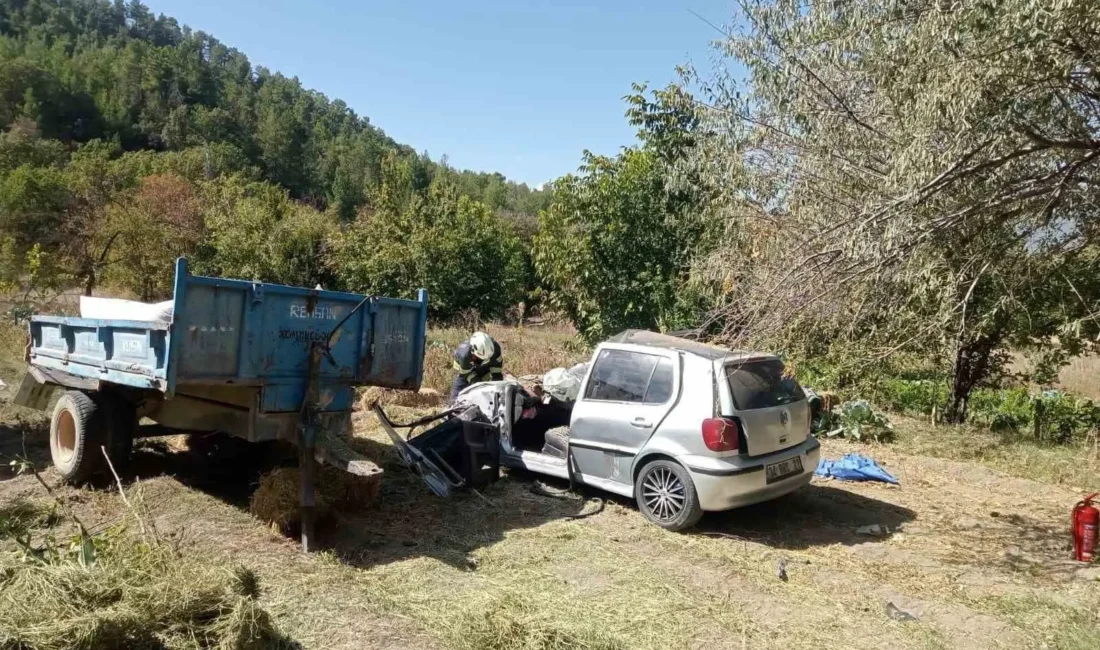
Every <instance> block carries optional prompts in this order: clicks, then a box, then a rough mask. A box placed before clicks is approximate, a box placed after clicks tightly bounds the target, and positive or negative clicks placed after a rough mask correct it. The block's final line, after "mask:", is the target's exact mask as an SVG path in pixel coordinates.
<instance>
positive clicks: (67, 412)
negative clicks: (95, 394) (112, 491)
mask: <svg viewBox="0 0 1100 650" xmlns="http://www.w3.org/2000/svg"><path fill="white" fill-rule="evenodd" d="M103 419H104V418H103V412H102V411H101V409H100V408H99V404H98V403H96V400H94V399H92V397H91V396H90V395H88V394H86V393H82V392H80V391H76V390H69V391H65V393H64V394H63V395H62V396H61V399H59V400H57V406H55V407H54V410H53V419H51V420H50V456H51V457H52V458H53V464H54V467H56V468H57V471H58V473H59V474H61V478H62V479H64V480H65V481H66V482H68V483H73V484H80V483H83V482H85V481H87V480H88V479H89V478H91V477H92V476H93V475H94V474H95V473H96V472H97V471H98V470H99V468H100V467H101V466H102V463H101V462H100V461H101V460H102V452H100V451H99V447H100V445H102V444H103V443H104V426H103V425H104V422H103Z"/></svg>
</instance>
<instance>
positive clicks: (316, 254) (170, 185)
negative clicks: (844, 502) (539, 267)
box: [0, 0, 546, 314]
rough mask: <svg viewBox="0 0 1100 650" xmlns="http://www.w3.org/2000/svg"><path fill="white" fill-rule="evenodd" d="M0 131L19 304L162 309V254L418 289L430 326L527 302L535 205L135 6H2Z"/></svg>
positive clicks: (212, 264) (276, 276) (1, 197)
mask: <svg viewBox="0 0 1100 650" xmlns="http://www.w3.org/2000/svg"><path fill="white" fill-rule="evenodd" d="M0 129H2V130H3V133H2V134H0V282H3V283H6V284H8V285H9V286H17V287H18V288H19V289H22V290H24V291H27V290H28V289H29V290H30V292H31V293H32V294H33V293H34V292H40V293H42V292H44V293H46V294H48V293H49V292H50V291H51V290H57V289H59V288H66V287H68V286H70V285H77V286H79V287H81V288H82V289H83V290H84V291H86V292H91V291H93V290H95V288H96V287H97V286H99V285H103V284H106V285H109V286H110V287H112V288H113V289H114V290H116V291H122V292H125V293H130V294H132V295H134V296H135V297H138V298H142V299H159V298H163V297H164V296H165V295H166V294H167V293H169V292H170V283H171V261H172V260H173V259H174V258H175V257H176V256H179V255H187V256H188V257H191V258H192V259H193V260H194V269H195V270H196V271H198V272H200V273H207V274H217V275H227V276H234V277H244V278H251V279H261V280H267V281H274V282H283V283H289V284H300V285H309V286H313V285H314V284H317V283H321V284H323V285H325V286H328V287H340V288H347V289H354V290H359V291H380V292H382V291H384V292H387V293H400V294H407V293H408V292H409V291H412V290H415V288H416V287H419V286H427V287H428V288H429V289H432V290H433V293H434V294H435V295H436V296H437V297H438V300H436V301H434V303H433V304H434V306H435V308H436V309H437V310H438V311H440V312H441V313H454V312H457V311H459V310H463V309H470V308H481V309H484V310H485V312H486V313H489V314H497V313H501V312H503V310H504V309H505V308H506V307H509V306H511V305H514V304H515V303H517V302H519V301H520V300H522V299H523V297H524V292H525V290H526V289H527V288H528V287H529V285H531V284H532V283H531V282H530V281H529V278H528V275H529V274H528V267H529V263H528V262H527V260H526V256H525V254H524V252H523V250H522V246H521V244H520V241H521V239H523V238H528V237H529V236H530V234H531V231H532V223H533V221H534V215H535V213H536V212H537V211H538V210H539V208H541V207H542V206H543V205H545V199H546V195H545V194H543V193H540V192H538V191H534V190H531V189H530V188H528V187H527V186H526V185H522V184H516V183H513V182H510V181H507V180H506V179H505V178H504V177H503V176H502V175H500V174H491V173H475V172H469V171H458V170H455V169H453V168H451V167H449V166H448V165H447V164H446V162H445V160H444V161H441V162H433V161H432V160H431V159H429V158H428V155H427V154H426V153H423V154H417V153H416V152H415V151H414V150H413V149H412V148H410V147H408V146H405V145H402V144H399V143H397V142H395V141H394V140H393V139H391V138H390V137H388V136H387V135H386V134H385V133H384V132H383V131H381V130H380V129H379V128H377V127H375V126H374V125H372V124H371V123H370V121H369V119H368V118H366V117H362V116H359V115H357V114H356V113H355V112H354V111H352V110H351V109H350V108H349V107H348V106H347V105H346V104H344V103H343V102H341V101H339V100H335V101H333V100H329V99H328V98H327V97H325V96H324V95H322V94H320V93H318V92H316V91H311V90H307V89H305V88H303V87H302V85H301V84H300V83H299V82H298V80H297V79H288V78H286V77H284V76H282V75H281V74H278V73H277V72H271V71H269V70H267V69H265V68H262V67H253V66H252V65H251V64H250V63H249V61H248V59H247V58H246V57H245V55H244V54H242V53H240V52H238V51H236V50H234V49H232V48H230V47H228V46H226V45H223V44H222V43H220V42H219V41H217V40H216V39H215V38H213V37H212V36H210V35H208V34H205V33H203V32H195V31H192V30H190V29H189V28H186V27H183V28H181V27H180V26H179V25H178V24H177V23H176V21H175V20H174V19H172V18H168V17H165V16H163V15H162V16H159V17H157V16H154V15H153V14H152V13H150V11H149V10H148V9H147V8H146V7H145V6H143V5H142V4H141V3H140V2H136V1H135V2H130V3H127V4H124V3H122V2H116V3H114V4H112V3H109V2H105V1H102V0H62V1H60V2H49V1H43V0H3V2H0ZM365 240H369V241H372V242H373V246H372V247H371V250H369V251H364V249H363V245H362V242H364V241H365ZM471 241H476V242H478V244H479V247H478V252H479V253H480V254H481V257H480V258H478V259H477V262H478V264H477V265H476V267H475V266H471V264H470V259H469V251H467V250H464V246H465V244H466V242H471ZM375 252H377V253H378V255H377V256H376V257H374V258H371V255H372V254H373V253H375ZM467 268H476V269H477V271H478V274H474V273H472V272H466V271H465V269H467ZM457 287H461V289H459V288H457ZM488 287H494V288H495V289H496V290H495V291H490V290H489V288H488Z"/></svg>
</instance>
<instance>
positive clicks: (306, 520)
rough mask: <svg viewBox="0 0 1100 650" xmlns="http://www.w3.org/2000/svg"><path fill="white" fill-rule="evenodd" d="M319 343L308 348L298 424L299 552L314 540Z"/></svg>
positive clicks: (304, 551)
mask: <svg viewBox="0 0 1100 650" xmlns="http://www.w3.org/2000/svg"><path fill="white" fill-rule="evenodd" d="M323 347H324V346H323V345H322V344H320V343H313V344H312V345H311V346H310V349H309V383H308V384H307V386H306V395H305V400H303V402H302V414H301V419H300V420H299V424H298V472H299V474H300V475H301V476H300V478H301V504H300V511H299V512H300V515H301V519H302V552H303V553H309V552H310V551H311V550H312V549H311V546H313V544H314V541H315V539H314V526H315V523H316V520H315V516H316V501H315V499H314V487H315V484H316V481H317V460H316V458H315V454H314V449H315V447H316V443H317V426H318V421H317V420H318V414H317V410H318V409H317V406H318V403H317V390H318V389H317V382H318V379H319V376H320V371H321V354H322V351H323Z"/></svg>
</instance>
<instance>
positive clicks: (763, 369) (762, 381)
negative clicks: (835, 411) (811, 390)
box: [726, 359, 806, 411]
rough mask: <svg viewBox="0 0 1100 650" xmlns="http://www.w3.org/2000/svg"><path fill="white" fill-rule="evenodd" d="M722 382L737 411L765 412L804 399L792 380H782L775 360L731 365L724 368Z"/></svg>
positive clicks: (802, 393) (789, 378) (780, 370)
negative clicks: (726, 386)
mask: <svg viewBox="0 0 1100 650" xmlns="http://www.w3.org/2000/svg"><path fill="white" fill-rule="evenodd" d="M726 381H727V382H729V386H730V392H732V393H733V405H734V406H735V407H737V410H739V411H752V410H754V409H766V408H771V407H773V406H782V405H783V404H790V403H791V402H797V401H799V400H801V399H805V397H806V394H805V393H804V392H802V387H801V386H799V385H798V382H797V381H796V380H795V379H794V377H785V376H784V372H783V362H782V361H780V360H778V359H766V360H762V361H749V362H747V363H734V364H730V365H728V366H726Z"/></svg>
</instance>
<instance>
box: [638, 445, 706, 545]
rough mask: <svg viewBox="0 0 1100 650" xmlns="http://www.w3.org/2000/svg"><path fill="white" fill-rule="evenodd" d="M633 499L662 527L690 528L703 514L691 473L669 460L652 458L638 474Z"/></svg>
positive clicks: (669, 528) (647, 515) (644, 513)
mask: <svg viewBox="0 0 1100 650" xmlns="http://www.w3.org/2000/svg"><path fill="white" fill-rule="evenodd" d="M634 500H635V501H637V502H638V509H639V510H641V511H642V515H644V516H645V518H646V519H648V520H650V521H651V522H653V523H655V524H657V525H658V526H660V527H661V528H665V529H667V530H684V529H686V528H691V527H692V526H694V525H695V524H696V523H697V522H698V521H699V518H700V517H702V516H703V508H702V507H701V506H700V505H699V496H698V494H696V492H695V483H693V482H692V480H691V475H690V474H688V472H687V470H686V469H684V468H683V467H682V466H680V465H678V464H677V463H674V462H672V461H670V460H655V461H653V462H651V463H649V464H647V465H646V466H645V467H643V468H642V471H641V472H639V473H638V478H637V480H635V481H634Z"/></svg>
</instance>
